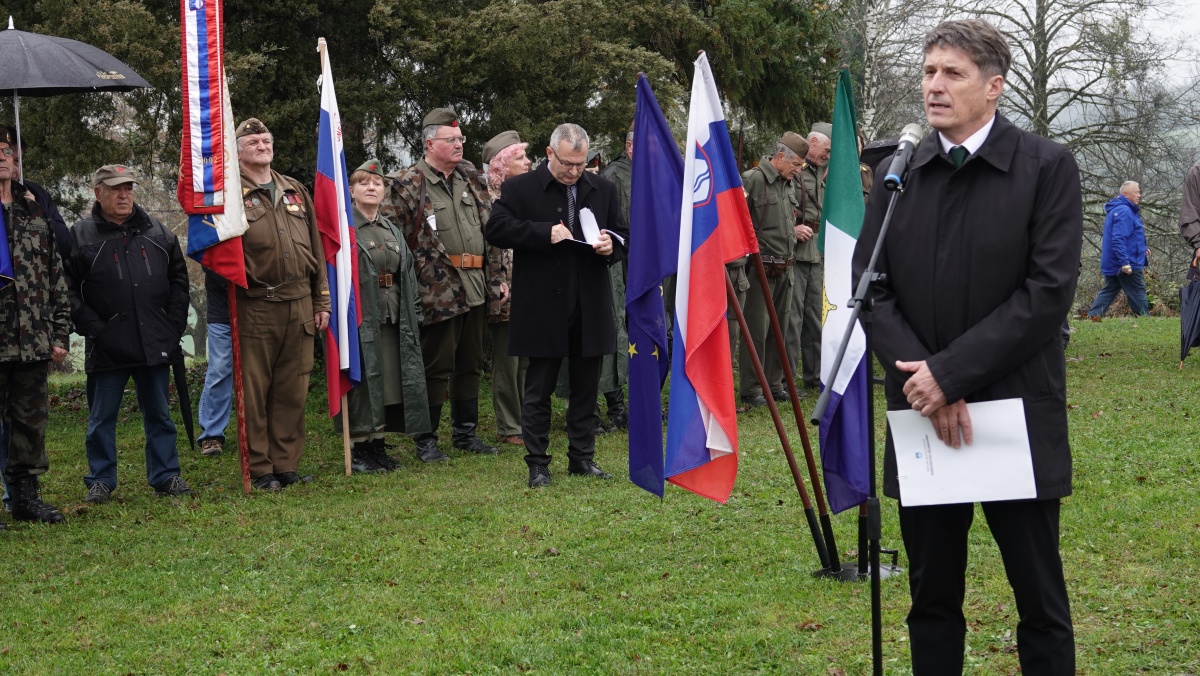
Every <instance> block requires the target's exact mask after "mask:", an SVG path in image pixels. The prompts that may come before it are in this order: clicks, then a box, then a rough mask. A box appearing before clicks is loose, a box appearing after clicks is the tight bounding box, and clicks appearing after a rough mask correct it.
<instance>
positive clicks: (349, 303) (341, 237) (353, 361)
mask: <svg viewBox="0 0 1200 676" xmlns="http://www.w3.org/2000/svg"><path fill="white" fill-rule="evenodd" d="M317 51H319V52H321V123H320V125H319V126H318V131H317V178H316V182H315V183H314V186H313V206H314V207H315V208H316V211H317V229H318V230H320V232H321V246H322V248H323V249H324V250H325V269H326V275H327V277H328V278H329V299H330V302H331V304H332V306H333V307H332V311H331V312H330V314H329V328H328V329H326V331H325V374H326V376H327V382H328V386H329V417H331V418H332V417H333V416H335V415H337V414H338V412H339V411H341V408H342V396H343V395H345V394H346V393H347V392H349V391H350V390H351V389H352V388H353V387H354V386H355V385H357V384H358V383H359V382H360V381H361V380H362V373H361V370H362V368H361V360H360V359H359V350H358V347H359V346H358V325H359V324H361V323H362V311H361V309H360V308H359V306H358V298H359V295H358V243H357V242H356V240H355V237H354V234H355V233H354V228H353V227H352V226H351V224H352V223H354V216H353V215H352V213H351V212H350V184H349V182H348V181H347V178H348V177H347V175H346V156H345V154H344V153H343V152H342V118H341V116H340V115H338V106H337V94H336V93H335V92H334V88H333V70H332V69H331V68H330V67H329V49H328V48H327V47H326V45H325V38H321V39H320V40H318V41H317Z"/></svg>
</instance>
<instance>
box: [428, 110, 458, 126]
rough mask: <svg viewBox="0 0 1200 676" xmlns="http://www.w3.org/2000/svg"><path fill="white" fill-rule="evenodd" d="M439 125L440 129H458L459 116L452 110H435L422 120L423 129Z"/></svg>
mask: <svg viewBox="0 0 1200 676" xmlns="http://www.w3.org/2000/svg"><path fill="white" fill-rule="evenodd" d="M431 125H437V126H439V127H457V126H458V115H457V114H455V112H454V110H453V109H451V108H434V109H433V110H431V111H429V113H427V114H426V115H425V119H424V120H421V126H422V127H428V126H431Z"/></svg>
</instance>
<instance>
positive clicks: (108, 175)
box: [92, 164, 138, 187]
mask: <svg viewBox="0 0 1200 676" xmlns="http://www.w3.org/2000/svg"><path fill="white" fill-rule="evenodd" d="M137 182H138V180H137V176H135V175H134V174H133V171H132V170H131V169H130V168H129V167H126V166H124V165H121V164H106V165H104V166H103V167H100V168H99V169H97V170H96V172H95V173H94V174H92V187H96V186H98V185H100V184H101V183H103V184H104V185H107V186H117V185H121V184H122V183H137Z"/></svg>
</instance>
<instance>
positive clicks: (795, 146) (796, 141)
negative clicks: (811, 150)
mask: <svg viewBox="0 0 1200 676" xmlns="http://www.w3.org/2000/svg"><path fill="white" fill-rule="evenodd" d="M779 142H780V143H782V144H783V145H785V146H787V147H788V150H790V151H792V152H794V153H796V154H797V155H799V156H800V157H804V156H805V155H807V154H808V141H805V140H804V137H803V136H801V135H799V134H797V133H796V132H794V131H785V132H783V138H781V139H779Z"/></svg>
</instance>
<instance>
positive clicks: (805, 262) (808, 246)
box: [786, 160, 825, 388]
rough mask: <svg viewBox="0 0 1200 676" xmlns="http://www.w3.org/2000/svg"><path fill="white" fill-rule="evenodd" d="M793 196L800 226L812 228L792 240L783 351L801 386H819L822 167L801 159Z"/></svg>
mask: <svg viewBox="0 0 1200 676" xmlns="http://www.w3.org/2000/svg"><path fill="white" fill-rule="evenodd" d="M793 182H794V183H795V184H796V192H797V193H799V194H798V195H797V197H798V198H799V199H800V200H801V201H802V202H803V207H804V219H803V220H804V224H805V225H807V226H808V227H810V228H812V229H813V233H814V234H813V236H812V238H811V239H809V240H808V241H807V242H801V241H800V240H796V246H795V255H796V265H795V266H794V267H793V269H792V272H793V274H794V276H795V284H794V286H793V294H794V300H793V301H792V316H791V319H790V320H789V322H788V325H787V335H786V340H787V352H788V358H789V359H790V360H791V363H792V365H793V366H795V364H796V363H797V362H800V364H801V367H800V369H799V371H800V373H801V377H802V383H803V385H804V387H810V388H814V387H820V385H821V315H822V314H823V305H824V293H823V289H824V285H825V266H824V265H822V263H821V252H820V251H819V250H818V249H817V235H816V234H815V233H817V232H819V231H820V229H821V207H822V205H824V204H825V167H823V166H818V165H816V164H813V163H812V162H810V161H808V160H805V161H804V166H803V167H802V168H801V169H800V172H799V173H798V174H797V176H796V178H795V179H793Z"/></svg>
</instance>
